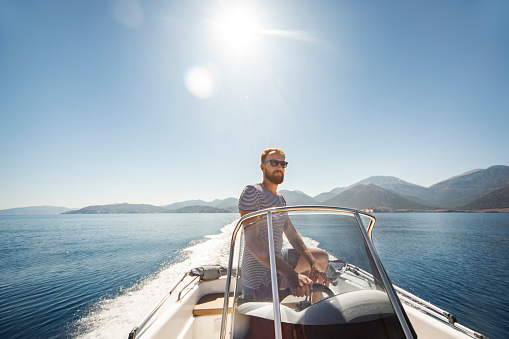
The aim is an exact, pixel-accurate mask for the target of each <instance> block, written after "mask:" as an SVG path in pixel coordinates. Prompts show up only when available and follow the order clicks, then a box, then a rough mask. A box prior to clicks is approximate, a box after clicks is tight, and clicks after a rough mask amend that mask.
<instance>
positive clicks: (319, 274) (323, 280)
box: [309, 262, 329, 285]
mask: <svg viewBox="0 0 509 339" xmlns="http://www.w3.org/2000/svg"><path fill="white" fill-rule="evenodd" d="M310 266H311V270H310V271H309V278H311V279H312V280H313V281H316V282H317V283H320V284H324V285H326V284H327V282H328V281H329V279H328V278H327V274H326V273H325V271H324V270H323V269H322V268H321V267H320V266H319V265H318V264H317V263H316V262H314V263H313V264H311V265H310Z"/></svg>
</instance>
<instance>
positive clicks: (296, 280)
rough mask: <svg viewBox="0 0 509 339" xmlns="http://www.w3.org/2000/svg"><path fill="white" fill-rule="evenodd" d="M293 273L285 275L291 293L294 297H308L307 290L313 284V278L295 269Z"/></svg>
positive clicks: (308, 292)
mask: <svg viewBox="0 0 509 339" xmlns="http://www.w3.org/2000/svg"><path fill="white" fill-rule="evenodd" d="M293 273H294V274H291V275H290V276H288V277H287V278H288V283H289V284H290V289H291V291H292V295H294V296H296V297H308V296H309V295H310V294H311V293H310V291H309V290H310V288H311V286H312V285H313V280H311V279H309V278H308V277H306V276H305V275H303V274H299V273H297V272H295V271H294V272H293Z"/></svg>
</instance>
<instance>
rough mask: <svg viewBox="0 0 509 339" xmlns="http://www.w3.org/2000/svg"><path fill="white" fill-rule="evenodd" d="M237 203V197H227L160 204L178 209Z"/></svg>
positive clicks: (224, 206)
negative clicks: (208, 200) (209, 200)
mask: <svg viewBox="0 0 509 339" xmlns="http://www.w3.org/2000/svg"><path fill="white" fill-rule="evenodd" d="M238 204H239V202H238V199H236V198H227V199H216V200H214V201H212V202H206V201H203V200H187V201H182V202H176V203H173V204H170V205H164V206H161V207H163V208H165V209H168V210H170V211H171V210H178V209H181V208H184V207H189V206H210V207H217V208H228V207H231V206H237V205H238Z"/></svg>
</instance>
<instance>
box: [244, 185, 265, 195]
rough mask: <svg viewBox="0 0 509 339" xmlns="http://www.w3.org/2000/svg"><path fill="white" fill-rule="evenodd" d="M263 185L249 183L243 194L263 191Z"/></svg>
mask: <svg viewBox="0 0 509 339" xmlns="http://www.w3.org/2000/svg"><path fill="white" fill-rule="evenodd" d="M262 187H263V185H262V184H261V183H257V184H252V185H247V186H246V187H245V188H244V190H243V191H242V195H244V193H255V192H261V191H262Z"/></svg>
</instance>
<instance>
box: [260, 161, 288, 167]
mask: <svg viewBox="0 0 509 339" xmlns="http://www.w3.org/2000/svg"><path fill="white" fill-rule="evenodd" d="M268 162H270V165H271V166H272V167H278V166H279V165H281V167H283V168H286V166H288V161H279V160H267V161H265V162H262V164H266V163H268Z"/></svg>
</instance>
